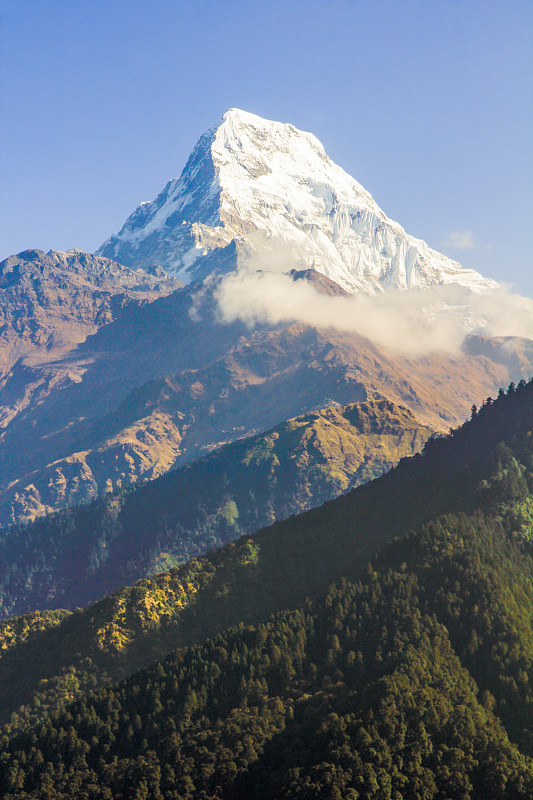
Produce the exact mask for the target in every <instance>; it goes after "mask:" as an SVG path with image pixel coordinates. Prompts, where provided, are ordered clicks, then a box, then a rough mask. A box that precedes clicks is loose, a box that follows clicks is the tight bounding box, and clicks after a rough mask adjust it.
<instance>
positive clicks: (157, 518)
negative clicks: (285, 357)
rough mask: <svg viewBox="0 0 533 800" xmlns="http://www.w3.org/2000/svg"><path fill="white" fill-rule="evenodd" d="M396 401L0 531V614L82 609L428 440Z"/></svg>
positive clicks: (304, 505)
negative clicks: (28, 523)
mask: <svg viewBox="0 0 533 800" xmlns="http://www.w3.org/2000/svg"><path fill="white" fill-rule="evenodd" d="M430 434H431V430H429V429H428V428H427V427H425V426H423V425H421V424H420V423H418V422H417V420H415V418H414V417H413V416H412V414H411V413H410V412H409V411H407V410H406V409H403V408H399V407H397V406H395V405H393V404H392V403H390V402H388V401H375V402H374V401H373V402H365V403H357V404H352V405H349V406H345V407H337V406H336V407H333V408H328V409H324V410H323V411H317V412H315V413H312V414H307V415H305V416H303V417H298V418H296V419H293V420H289V421H288V422H285V423H283V424H282V425H279V426H278V427H277V428H275V429H274V430H272V431H270V432H268V433H266V434H261V435H258V436H254V437H249V438H247V439H243V440H241V441H239V442H236V443H233V444H231V445H227V446H226V447H223V448H221V449H220V450H218V451H216V452H214V453H212V454H211V455H209V456H207V457H206V458H204V459H201V460H200V461H197V462H195V463H194V464H191V465H189V466H188V467H186V468H184V469H180V470H177V471H175V472H171V473H168V474H167V475H165V476H164V477H162V478H159V479H158V480H156V481H153V482H152V483H149V484H146V485H145V486H142V487H140V488H137V489H135V488H131V489H129V490H127V491H124V492H122V493H120V494H115V495H110V496H108V497H106V498H102V499H100V500H97V501H95V502H93V503H90V504H89V505H86V506H82V507H79V508H74V509H69V510H66V511H63V512H60V513H58V514H54V515H51V516H49V517H46V518H44V519H41V520H38V521H36V522H35V523H34V524H32V525H29V526H21V527H13V528H10V529H7V530H5V531H1V532H0V618H2V617H7V616H11V615H14V614H23V613H25V612H27V611H33V610H35V609H38V608H41V609H42V608H58V607H59V608H70V609H72V608H75V607H76V606H83V605H87V603H89V602H91V601H93V600H96V599H98V598H99V597H102V595H104V594H108V593H110V592H112V591H115V590H116V589H118V588H119V587H120V586H123V585H125V584H131V583H134V582H135V581H136V580H139V579H140V578H144V577H146V576H147V575H152V574H154V573H157V572H164V571H166V570H169V569H172V568H173V567H177V566H179V565H180V564H184V563H186V562H187V561H189V560H190V559H191V558H194V557H196V556H199V555H202V554H203V553H205V552H207V551H208V550H211V549H213V548H215V547H220V546H221V545H224V544H227V543H228V542H231V541H233V540H235V539H238V538H239V537H240V536H243V535H246V534H250V533H254V532H255V531H257V530H259V528H262V527H264V526H265V525H269V524H270V523H272V522H273V521H274V520H280V519H285V518H286V517H289V516H290V515H292V514H297V513H299V512H301V511H303V510H305V509H308V508H311V507H313V506H318V505H320V504H321V503H323V502H325V501H326V500H329V499H331V498H333V497H337V496H338V495H339V494H341V493H342V492H345V491H347V490H348V489H351V488H352V487H354V486H357V485H359V484H360V483H363V482H365V481H368V480H371V479H372V478H375V477H377V476H378V475H381V474H382V473H383V472H384V471H386V470H388V469H389V468H390V467H392V466H393V465H394V464H396V463H397V462H398V461H399V459H400V458H402V457H403V456H406V455H412V454H413V453H415V452H418V451H420V450H421V449H422V446H423V444H424V442H425V441H426V439H427V438H428V437H429V436H430Z"/></svg>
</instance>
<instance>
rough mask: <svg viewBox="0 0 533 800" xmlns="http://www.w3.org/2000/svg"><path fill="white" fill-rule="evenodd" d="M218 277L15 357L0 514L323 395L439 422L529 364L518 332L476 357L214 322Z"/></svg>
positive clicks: (54, 503)
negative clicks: (39, 355)
mask: <svg viewBox="0 0 533 800" xmlns="http://www.w3.org/2000/svg"><path fill="white" fill-rule="evenodd" d="M304 280H307V279H306V278H305V277H300V279H299V281H300V282H301V281H304ZM322 280H323V281H325V280H327V279H325V278H323V279H322ZM218 285H219V283H218V279H216V278H213V279H211V280H210V281H209V282H207V283H206V284H192V285H189V286H187V287H185V288H183V289H178V290H176V291H174V292H172V293H171V294H169V295H168V296H166V297H161V298H159V299H156V300H154V302H150V303H145V304H144V305H142V304H141V305H139V304H137V303H136V304H132V305H130V306H128V307H126V308H124V309H123V310H122V312H121V313H120V315H119V316H118V317H117V319H115V320H114V321H112V322H110V323H109V324H107V325H105V326H103V327H101V328H99V330H98V331H97V332H96V333H94V334H93V335H91V336H89V337H87V338H86V339H85V341H83V342H81V343H80V344H78V345H77V346H76V347H75V348H74V349H72V350H71V351H69V352H68V353H66V354H65V355H63V356H60V357H59V358H52V359H50V360H48V361H46V360H43V361H41V363H39V364H36V365H31V364H25V363H17V364H15V365H14V367H13V368H12V369H11V370H10V372H9V373H8V374H7V375H6V376H5V378H4V380H3V386H2V394H1V399H0V402H1V407H0V420H1V428H0V524H1V525H2V526H6V525H9V524H11V523H15V522H19V521H31V520H32V519H34V518H36V517H37V516H42V515H43V514H45V513H49V512H51V511H56V510H58V509H60V508H65V507H67V506H71V505H76V504H79V503H82V502H86V501H87V500H91V499H93V498H95V497H97V496H99V495H101V494H103V493H106V492H109V491H116V490H118V489H121V488H122V487H124V486H126V485H127V484H130V483H134V482H136V481H138V480H139V479H152V478H157V477H158V476H159V475H161V474H163V473H165V472H167V471H168V470H169V469H171V468H172V467H178V466H183V465H184V464H185V463H187V462H189V461H192V460H195V459H197V458H199V457H201V456H203V455H206V454H207V453H208V452H210V451H211V450H213V449H214V448H216V447H220V446H222V445H223V444H227V443H229V442H232V441H235V440H236V439H239V438H242V437H244V436H247V435H251V434H253V433H257V432H261V431H265V430H269V429H270V428H272V427H274V426H276V425H278V424H279V423H281V422H284V421H285V420H288V419H292V418H293V417H296V416H300V415H302V414H305V413H307V412H309V411H312V410H315V409H320V408H324V407H327V406H329V405H334V404H336V403H338V404H340V405H346V404H348V403H353V402H360V401H364V400H369V401H370V400H388V401H390V402H392V403H394V404H395V405H397V406H403V407H405V408H407V409H409V410H410V411H411V413H412V414H413V415H414V416H415V417H416V419H417V420H419V421H420V422H421V424H422V425H424V426H426V427H430V428H432V429H433V430H438V431H440V432H443V431H444V432H445V431H447V430H448V429H449V428H450V427H451V426H456V425H457V424H459V423H460V422H462V421H463V420H464V419H465V418H466V417H467V416H468V415H469V413H470V408H471V406H472V404H473V403H477V404H479V402H481V400H482V399H483V398H484V397H487V396H488V395H491V394H493V393H495V392H497V391H498V388H499V386H502V385H504V386H505V385H508V384H509V382H510V381H515V382H516V381H518V380H520V378H521V377H523V376H524V375H526V376H527V375H528V374H529V373H530V372H531V371H533V343H532V342H531V341H526V340H515V339H509V340H501V341H497V342H493V343H492V344H491V345H488V344H487V345H486V348H485V349H486V352H487V353H488V354H489V355H486V353H485V351H484V349H483V346H482V342H483V341H484V340H483V339H482V338H481V337H478V338H477V339H476V347H475V352H474V353H472V354H470V353H468V352H467V349H466V347H465V349H464V351H463V352H458V353H441V352H433V353H429V354H427V355H424V356H418V357H414V356H410V355H404V354H399V353H392V352H390V351H388V350H387V349H385V348H384V347H380V346H377V345H375V344H373V343H372V342H371V341H370V340H369V339H366V338H364V337H363V336H360V335H358V334H357V333H355V332H350V331H338V330H336V329H334V328H332V327H327V328H325V327H323V328H320V327H314V326H312V325H305V324H303V323H299V322H288V323H279V324H267V323H264V324H256V325H254V326H248V325H246V324H244V323H243V322H241V321H239V320H235V321H234V322H231V323H226V322H224V321H223V320H221V318H220V313H219V306H218V303H217V287H218ZM311 286H314V288H313V289H312V292H313V294H314V293H315V292H316V291H319V290H320V291H324V290H325V289H324V286H323V285H321V286H320V287H319V286H318V284H311ZM330 288H331V286H330ZM316 296H317V297H319V296H320V295H318V294H317V295H316ZM336 299H337V298H332V300H336ZM339 299H340V300H342V299H343V298H339ZM517 349H518V351H519V357H518V356H517V354H516V351H517Z"/></svg>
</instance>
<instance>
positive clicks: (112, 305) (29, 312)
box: [0, 250, 182, 379]
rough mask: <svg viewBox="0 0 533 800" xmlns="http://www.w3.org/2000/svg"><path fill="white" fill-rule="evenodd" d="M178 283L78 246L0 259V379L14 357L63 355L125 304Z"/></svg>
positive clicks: (32, 360)
mask: <svg viewBox="0 0 533 800" xmlns="http://www.w3.org/2000/svg"><path fill="white" fill-rule="evenodd" d="M180 285H182V284H181V282H180V281H177V280H176V279H171V278H168V277H167V275H166V274H165V272H164V271H163V270H161V269H159V270H157V269H156V270H153V271H152V272H146V271H144V270H133V269H130V268H128V267H124V266H122V265H121V264H117V263H116V262H114V261H110V260H109V259H108V258H101V257H97V256H93V255H90V254H89V253H83V252H82V251H81V250H69V251H68V252H66V253H62V252H58V251H53V250H52V251H50V252H49V253H47V254H45V253H43V252H42V250H26V251H24V252H23V253H19V254H18V255H16V256H10V257H9V258H6V259H5V260H4V261H2V262H1V263H0V292H1V297H2V303H1V305H0V379H1V377H2V376H3V375H5V374H6V373H8V372H9V370H10V369H11V368H12V367H13V366H14V365H15V364H16V363H17V362H20V363H23V364H38V363H40V362H43V361H48V360H51V359H53V358H57V357H59V356H61V355H63V354H65V353H66V352H68V351H70V350H72V349H73V348H74V347H75V346H76V345H77V344H79V343H80V342H83V341H84V340H85V339H86V338H87V336H89V335H91V334H93V333H95V332H96V331H97V330H98V328H100V327H101V326H102V325H107V324H108V323H110V322H112V321H113V320H114V319H116V318H117V317H118V316H119V314H120V312H121V311H122V310H123V309H124V308H126V307H127V306H128V305H131V304H137V305H139V304H142V303H145V302H147V301H151V300H154V299H156V298H157V297H162V296H164V295H166V294H169V293H170V292H171V291H174V290H175V289H177V288H179V287H180Z"/></svg>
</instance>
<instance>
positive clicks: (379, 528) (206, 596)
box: [0, 383, 533, 732]
mask: <svg viewBox="0 0 533 800" xmlns="http://www.w3.org/2000/svg"><path fill="white" fill-rule="evenodd" d="M532 431H533V383H530V384H527V385H526V384H521V385H519V386H518V388H516V389H515V387H514V386H512V387H510V390H509V393H508V394H504V393H503V392H502V393H501V395H500V397H499V398H498V399H497V400H496V401H494V402H492V401H491V402H487V403H486V404H484V406H483V407H482V409H481V410H480V411H479V412H477V411H476V413H475V414H474V416H473V419H472V420H471V421H470V422H469V423H466V424H465V425H464V426H463V427H462V428H460V429H458V430H457V431H455V433H454V434H453V435H452V436H449V437H445V438H442V439H437V440H435V439H433V440H431V441H430V444H429V445H428V446H427V447H426V448H425V451H424V454H423V455H421V456H417V457H414V458H411V459H406V460H404V461H403V462H401V463H400V465H399V466H398V467H397V468H396V469H395V470H393V471H392V472H391V473H389V474H388V475H386V476H383V477H382V478H379V479H378V480H376V481H373V482H371V483H370V484H367V485H365V486H362V487H359V488H358V489H356V490H354V491H353V492H351V493H350V494H348V495H345V496H343V497H341V498H339V499H337V500H335V501H332V502H330V503H327V504H325V505H324V506H322V507H321V508H319V509H316V510H313V511H309V512H306V513H305V514H302V515H300V516H298V517H295V518H292V519H290V520H287V521H286V522H284V523H277V524H276V525H274V526H272V527H270V528H267V529H265V530H264V531H261V532H259V533H258V534H256V535H254V536H253V537H251V538H246V537H245V538H243V539H241V540H239V541H238V542H236V543H232V544H230V545H228V546H226V547H225V548H222V549H220V550H216V551H213V552H212V553H210V554H208V555H207V556H204V557H201V558H197V559H193V560H192V561H190V562H189V563H188V564H186V565H183V566H181V567H178V568H176V569H174V570H171V571H170V572H169V573H164V574H160V575H157V576H155V577H153V578H150V579H147V580H143V581H140V582H139V583H137V584H136V585H135V586H132V587H126V588H124V589H122V590H120V591H119V592H117V593H116V594H115V595H112V596H110V597H107V598H104V599H102V600H101V601H99V602H97V603H95V604H93V605H91V606H89V607H88V608H87V609H84V610H78V611H76V612H74V613H72V614H65V615H64V616H62V617H58V616H57V615H54V614H51V615H50V614H49V615H46V614H40V615H39V617H38V618H37V620H36V621H32V620H33V619H34V618H33V617H32V615H27V616H26V617H24V618H22V619H20V618H16V619H13V620H8V621H6V622H4V623H3V624H2V626H1V628H0V635H1V637H2V647H3V648H4V650H5V652H4V654H3V656H2V658H1V659H0V707H1V708H2V712H3V720H4V721H6V722H7V721H8V719H9V715H10V713H11V712H13V711H15V710H16V711H17V714H16V716H14V717H13V718H12V719H11V722H10V723H9V726H8V730H10V731H11V732H16V731H17V730H21V729H24V728H26V727H27V726H28V725H30V726H31V725H32V724H33V722H36V721H38V720H39V719H40V718H41V717H42V715H43V713H45V712H46V710H47V709H53V708H60V707H61V706H62V705H63V704H64V703H65V702H68V701H69V700H70V699H72V698H74V697H75V696H76V695H77V694H79V693H83V692H85V691H87V689H89V688H91V687H92V686H97V685H101V684H102V683H105V682H108V681H112V680H114V679H117V678H120V677H125V676H127V675H129V674H132V673H133V672H134V671H136V670H137V669H139V668H141V667H143V666H146V665H148V664H150V663H151V662H152V661H153V660H154V659H156V658H158V657H159V658H160V657H163V656H165V655H166V654H167V653H170V652H171V651H172V650H174V649H176V648H177V647H182V646H184V645H187V644H190V643H194V642H201V641H203V640H205V639H206V638H207V637H209V636H213V635H216V634H217V633H218V632H220V631H223V630H225V629H227V628H228V627H230V626H231V625H234V624H236V623H238V622H241V621H242V622H245V623H246V624H254V623H257V622H258V621H261V620H265V619H267V617H268V615H269V614H271V613H272V612H275V611H278V610H282V609H284V608H296V607H298V606H299V605H301V604H302V603H303V602H304V601H305V599H306V598H307V597H310V598H317V597H319V596H320V595H321V594H322V593H324V592H326V591H327V589H328V587H329V585H330V584H331V583H332V582H333V581H337V580H339V578H341V577H343V576H344V577H348V578H354V577H357V576H359V575H361V574H362V572H363V570H364V569H365V566H366V564H367V563H368V561H369V559H371V558H373V557H375V553H376V551H377V550H378V548H379V547H380V546H382V545H383V544H385V543H386V542H387V541H391V540H393V539H394V538H395V537H399V536H403V535H405V534H406V533H408V532H409V531H410V530H414V529H416V528H418V527H420V526H421V525H423V524H424V523H428V522H429V521H431V520H436V519H437V518H438V517H439V516H440V515H442V514H446V513H448V514H450V513H451V514H454V515H455V516H457V515H458V514H460V513H466V514H468V515H470V516H471V515H473V514H475V513H476V511H478V512H479V513H482V514H483V515H484V517H486V518H487V519H488V520H489V522H488V523H487V524H490V525H492V524H495V525H498V526H500V529H501V531H502V536H504V537H505V539H506V540H508V541H509V542H511V543H513V542H514V545H513V546H515V547H516V548H517V551H516V552H517V553H523V554H525V555H527V553H528V548H529V547H530V545H529V540H530V535H531V529H532V517H533V512H532V508H533V499H532V483H533V478H532V472H533V470H532V465H533V435H532ZM528 558H529V556H528ZM470 602H471V604H472V605H475V602H476V601H475V599H474V600H473V599H471V600H470ZM504 680H506V679H504Z"/></svg>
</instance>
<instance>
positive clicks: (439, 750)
mask: <svg viewBox="0 0 533 800" xmlns="http://www.w3.org/2000/svg"><path fill="white" fill-rule="evenodd" d="M532 466H533V383H530V384H529V385H528V386H526V385H520V386H519V387H518V388H517V389H515V387H514V386H513V387H510V390H509V393H508V394H507V395H505V394H504V393H501V394H500V396H499V397H498V399H497V400H496V401H495V402H494V403H487V404H485V405H484V406H483V407H482V409H481V410H480V411H479V412H476V414H474V416H473V418H472V420H471V422H469V423H467V424H465V425H464V426H462V427H461V428H460V429H458V430H457V431H455V432H454V434H453V435H452V436H449V437H446V438H443V439H438V440H432V443H431V444H430V446H429V447H428V448H427V449H426V450H425V453H424V455H422V456H418V457H415V458H412V459H407V460H405V461H404V462H402V463H401V465H400V466H399V467H398V468H396V469H395V470H394V471H392V472H391V473H389V474H388V475H387V476H384V477H383V478H380V479H378V480H376V481H374V482H373V483H371V484H367V485H365V486H363V487H360V488H359V489H356V490H354V491H353V492H352V493H351V494H350V495H348V496H346V497H343V498H341V499H339V500H336V501H333V502H331V503H328V504H326V505H325V506H323V507H322V508H321V509H319V510H315V511H311V512H307V513H306V514H304V515H301V516H300V517H297V518H294V519H292V520H289V521H287V522H285V523H280V524H278V525H276V526H275V527H273V528H271V529H267V530H265V531H263V532H262V533H261V534H259V535H257V536H255V537H252V538H251V539H244V540H242V541H241V542H239V543H238V544H237V545H231V546H229V547H227V548H224V549H223V550H221V551H217V553H215V554H212V555H211V556H207V557H204V558H203V559H197V560H195V561H194V562H191V564H189V565H187V567H184V568H180V569H178V570H176V571H174V572H172V573H170V574H169V575H167V576H159V578H157V579H153V580H152V581H144V582H142V583H140V584H138V585H137V586H135V587H132V588H131V589H129V590H123V591H122V592H120V593H118V594H117V595H116V596H115V597H114V598H107V599H105V600H104V601H102V602H100V603H98V604H96V605H94V606H92V607H90V608H89V609H87V610H85V611H78V612H76V613H74V614H71V615H64V614H62V613H61V612H55V613H52V612H49V613H48V614H42V613H40V614H36V615H33V616H27V617H22V618H18V619H15V620H12V621H9V622H7V623H3V625H2V627H1V629H0V630H1V632H2V635H3V646H4V655H3V658H2V660H1V661H0V670H1V671H2V681H1V682H0V691H1V692H2V696H3V703H4V707H5V706H6V705H9V704H11V707H12V706H13V705H14V703H15V702H16V698H17V697H18V698H19V699H20V698H21V697H23V696H26V697H29V696H30V695H28V682H30V681H31V680H34V681H35V686H36V688H37V692H36V694H35V695H34V698H33V701H32V703H31V705H30V704H28V705H27V706H26V707H24V708H22V709H20V716H18V717H13V719H12V722H11V724H10V725H9V726H7V727H6V728H5V730H6V732H7V733H8V734H11V738H8V736H5V737H4V738H3V739H2V742H1V743H0V763H1V764H2V767H3V769H1V770H0V781H1V783H0V787H1V789H0V790H1V792H2V796H3V797H5V798H6V800H23V798H24V799H26V798H28V797H32V798H43V800H44V798H48V797H50V796H54V797H57V798H58V800H60V799H61V798H68V797H72V795H73V792H75V794H76V797H80V798H95V800H99V799H100V798H101V799H102V800H104V798H110V797H143V796H144V797H149V796H153V797H176V798H184V800H193V798H195V799H196V798H200V799H201V800H202V799H204V800H207V798H209V797H218V798H220V800H244V798H249V797H254V798H258V800H283V799H284V798H285V800H289V799H291V800H299V799H300V798H302V799H303V798H307V800H309V799H310V798H314V799H316V798H328V800H341V799H342V798H348V799H349V800H357V798H364V800H379V799H380V798H383V797H389V798H391V800H392V798H394V800H402V798H406V799H407V798H412V797H414V796H417V797H420V798H430V799H432V800H437V798H454V799H455V798H456V799H457V800H459V798H462V800H486V798H488V797H490V798H495V800H527V798H530V797H531V795H532V793H533V758H532V755H533V736H532V730H533V693H532V691H531V679H532V678H533V627H532V623H531V620H532V617H533V606H532V602H531V592H530V587H531V581H532V580H533V549H532V541H531V509H532V507H533V504H532V497H533V472H532V471H531V468H532ZM398 501H399V502H398ZM443 510H446V511H447V513H446V514H445V515H444V516H441V515H440V514H441V512H442V511H443ZM405 512H406V513H405ZM404 514H405V516H404ZM424 519H425V523H424V522H423V520H424ZM415 520H417V521H416V522H415ZM368 523H371V524H370V525H369V524H368ZM413 523H414V527H415V528H416V529H415V530H411V531H410V532H409V533H407V535H405V534H406V532H407V531H408V530H409V528H410V526H411V524H413ZM372 527H374V528H375V530H376V531H377V532H378V535H377V536H375V535H374V536H373V541H372V543H371V542H370V541H369V538H367V541H366V543H365V538H366V537H369V533H370V531H371V529H372ZM395 534H401V536H400V537H399V538H394V537H395ZM370 537H372V533H370ZM379 542H381V543H383V542H385V544H384V546H383V547H382V548H381V550H380V551H379V553H377V554H376V553H374V554H373V557H372V564H367V563H366V558H365V554H366V552H367V548H371V547H374V548H375V547H376V546H377V545H378V543H379ZM361 546H362V547H361ZM362 551H363V552H362ZM343 575H344V576H346V577H345V578H343V579H341V580H339V578H340V577H341V576H343ZM276 577H277V578H278V579H279V578H281V577H284V578H289V580H284V581H279V580H278V581H276V580H274V581H273V580H272V579H273V578H276ZM332 579H335V580H337V581H338V582H337V583H336V584H335V585H333V586H329V588H327V586H328V584H329V583H330V582H331V580H332ZM324 585H325V586H324ZM252 586H253V587H254V589H255V592H250V589H251V587H252ZM261 588H262V589H263V591H260V589H261ZM323 592H325V594H323ZM208 593H209V594H210V600H209V601H208V600H207V597H206V595H207V594H208ZM232 595H233V598H232V597H231V596H232ZM306 595H307V598H308V599H307V600H305V599H304V598H305V596H306ZM321 595H322V596H321ZM243 598H246V599H247V602H243ZM309 598H311V599H309ZM187 604H188V607H187ZM287 605H289V606H291V607H292V610H284V611H282V612H280V613H277V614H276V615H274V616H272V617H270V618H268V613H269V610H275V609H276V607H280V606H281V607H282V608H283V606H287ZM221 606H225V610H226V612H227V611H228V610H229V609H230V608H232V616H233V622H236V621H238V620H239V619H240V620H244V621H245V622H246V623H247V624H240V625H238V626H237V627H235V628H229V629H227V621H228V618H225V617H224V609H223V608H222V609H221ZM195 607H196V608H195ZM112 608H113V609H114V611H115V617H114V618H113V621H112V622H111V618H110V613H109V612H110V609H112ZM194 609H195V613H194ZM188 612H192V613H189V614H188ZM187 614H188V616H187ZM180 616H181V617H182V623H183V625H184V628H183V629H182V631H181V634H180V633H179V629H177V626H176V619H177V618H179V617H180ZM106 619H107V625H106V624H105V620H106ZM217 628H218V630H219V631H222V632H221V633H219V634H218V635H217V636H216V637H215V638H212V639H207V640H206V641H203V643H202V644H201V645H197V646H194V647H182V648H181V649H179V650H177V651H176V652H173V653H171V654H170V655H169V657H167V658H166V659H165V660H164V661H159V662H156V663H154V664H153V665H152V666H151V667H150V668H149V669H147V670H143V671H141V672H137V673H136V674H133V675H132V676H131V677H130V678H128V679H127V680H125V681H122V682H121V683H119V684H116V683H115V684H114V685H102V677H103V675H104V671H105V670H108V673H107V676H108V677H109V674H110V672H109V671H111V672H112V670H113V668H114V669H115V670H116V668H117V664H119V663H120V660H121V659H122V667H124V662H125V661H126V660H127V659H128V657H129V659H130V664H129V666H130V670H132V669H134V667H133V664H134V662H136V663H137V664H138V663H139V662H141V661H142V660H144V661H145V663H146V661H147V660H148V659H150V658H152V659H153V658H154V656H156V655H157V653H158V651H159V652H161V650H162V648H163V647H164V644H165V642H166V644H167V646H168V645H169V644H170V642H171V640H172V639H174V644H175V645H176V644H182V643H183V640H184V639H186V638H189V639H192V640H196V641H202V640H203V639H205V637H206V635H207V634H208V633H209V631H213V629H215V630H216V629H217ZM54 644H55V645H56V646H54ZM79 648H81V651H79V650H78V652H76V650H77V649H79ZM69 652H70V653H76V655H75V657H74V661H70V662H69V656H68V655H67V654H68V653H69ZM54 662H55V669H56V670H57V665H58V664H61V663H63V665H64V668H63V671H62V672H61V673H59V672H56V673H55V675H54V673H53V667H52V665H53V664H54ZM113 662H114V667H113ZM21 675H23V676H24V678H23V679H22V680H21ZM115 675H116V671H115ZM25 682H26V685H24V683H25ZM80 689H83V690H84V692H85V694H84V696H82V697H79V698H78V700H77V701H76V702H72V698H73V696H74V695H75V694H76V693H79V691H80ZM54 692H55V703H56V708H55V710H50V705H52V706H53V705H54V702H53V701H52V702H51V699H52V697H53V696H54ZM47 706H48V708H47Z"/></svg>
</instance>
